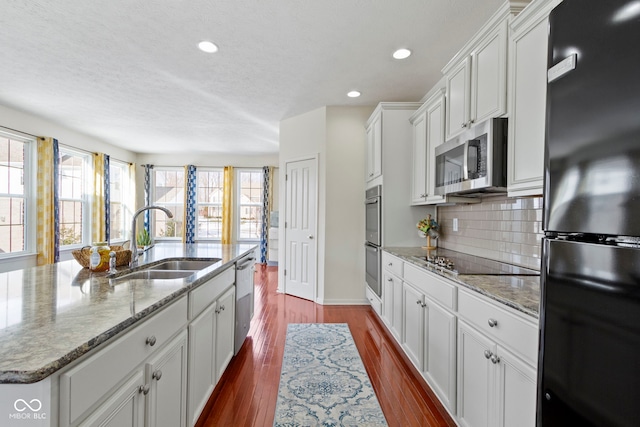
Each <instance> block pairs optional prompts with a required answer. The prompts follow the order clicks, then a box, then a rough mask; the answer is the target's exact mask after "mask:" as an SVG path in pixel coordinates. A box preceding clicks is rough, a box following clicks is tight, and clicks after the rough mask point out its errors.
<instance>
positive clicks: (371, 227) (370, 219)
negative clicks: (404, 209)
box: [364, 185, 382, 297]
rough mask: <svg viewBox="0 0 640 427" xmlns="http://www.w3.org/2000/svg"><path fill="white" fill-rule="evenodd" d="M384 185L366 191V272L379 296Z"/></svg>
mask: <svg viewBox="0 0 640 427" xmlns="http://www.w3.org/2000/svg"><path fill="white" fill-rule="evenodd" d="M381 198H382V187H381V186H380V185H377V186H375V187H372V188H370V189H368V190H367V191H366V192H365V202H364V203H365V211H366V220H365V232H366V241H365V260H366V261H365V272H366V281H367V286H369V288H370V289H371V290H372V291H373V292H374V293H375V294H376V295H378V296H379V297H380V296H382V286H381V283H380V246H381V245H382V230H381V224H382V221H381V220H382V200H381Z"/></svg>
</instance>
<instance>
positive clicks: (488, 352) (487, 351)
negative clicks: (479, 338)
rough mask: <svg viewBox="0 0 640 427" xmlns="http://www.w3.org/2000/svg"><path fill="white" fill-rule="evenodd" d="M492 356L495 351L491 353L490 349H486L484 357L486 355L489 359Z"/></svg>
mask: <svg viewBox="0 0 640 427" xmlns="http://www.w3.org/2000/svg"><path fill="white" fill-rule="evenodd" d="M491 356H493V353H491V352H490V351H489V350H485V351H484V357H486V358H487V359H490V358H491Z"/></svg>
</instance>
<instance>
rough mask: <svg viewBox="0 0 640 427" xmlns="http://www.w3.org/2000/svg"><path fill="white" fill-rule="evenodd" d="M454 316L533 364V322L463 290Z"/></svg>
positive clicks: (535, 344) (535, 333)
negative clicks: (462, 318)
mask: <svg viewBox="0 0 640 427" xmlns="http://www.w3.org/2000/svg"><path fill="white" fill-rule="evenodd" d="M458 313H459V315H460V316H461V317H464V318H465V319H467V320H468V321H469V322H471V323H472V324H473V326H475V327H476V328H478V329H479V330H480V331H482V332H483V333H485V334H486V335H488V336H489V337H491V338H494V339H495V340H497V341H498V342H500V343H502V344H503V345H504V346H505V347H507V348H510V349H512V350H513V351H516V352H517V353H518V354H520V355H521V356H522V357H524V358H525V360H526V361H527V362H528V363H530V364H532V365H535V364H536V360H537V354H538V326H537V324H536V323H535V322H533V321H528V320H526V319H524V318H522V317H520V316H518V315H516V314H515V313H510V312H509V311H507V310H505V309H503V308H501V307H499V306H498V305H497V303H495V304H494V303H492V302H488V301H485V300H483V299H480V298H478V297H477V296H475V295H472V294H471V293H469V292H467V291H463V290H460V294H459V295H458ZM491 325H494V326H491Z"/></svg>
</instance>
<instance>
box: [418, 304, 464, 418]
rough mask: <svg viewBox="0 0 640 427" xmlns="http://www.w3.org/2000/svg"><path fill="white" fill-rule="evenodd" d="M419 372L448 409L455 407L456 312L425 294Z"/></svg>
mask: <svg viewBox="0 0 640 427" xmlns="http://www.w3.org/2000/svg"><path fill="white" fill-rule="evenodd" d="M425 302H426V307H425V309H426V313H425V316H426V335H425V354H424V369H423V373H424V375H425V377H426V378H427V381H428V382H429V384H430V385H431V386H432V388H433V389H434V390H435V392H436V393H437V394H438V397H440V400H441V401H442V403H443V404H444V405H445V406H447V407H448V408H449V409H450V410H451V412H454V413H455V408H456V316H455V315H454V314H452V313H450V312H448V311H446V310H445V309H444V308H442V307H440V306H439V305H438V304H436V303H435V302H433V301H431V300H429V299H428V298H425Z"/></svg>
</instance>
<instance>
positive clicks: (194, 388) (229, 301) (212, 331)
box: [187, 286, 235, 426]
mask: <svg viewBox="0 0 640 427" xmlns="http://www.w3.org/2000/svg"><path fill="white" fill-rule="evenodd" d="M234 303H235V287H233V286H232V287H230V288H229V289H228V290H226V291H225V293H223V294H222V296H220V297H219V298H218V299H217V300H215V301H214V302H213V303H211V304H210V305H209V306H208V307H207V308H205V309H204V311H203V312H202V313H200V314H199V315H198V316H197V317H196V318H195V319H194V320H193V321H192V322H191V323H190V324H189V394H188V396H189V397H188V404H187V408H188V419H189V425H190V426H192V425H195V423H196V422H197V421H198V417H199V416H200V413H201V412H202V409H203V408H204V407H205V405H206V403H207V401H208V400H209V397H210V396H211V393H212V392H213V389H214V388H215V386H216V384H217V383H218V380H219V379H220V376H221V375H222V372H224V369H225V368H226V367H227V365H228V363H229V361H230V360H231V357H233V338H234V329H233V328H234V324H235V314H234V313H235V312H234V308H233V307H234Z"/></svg>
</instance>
